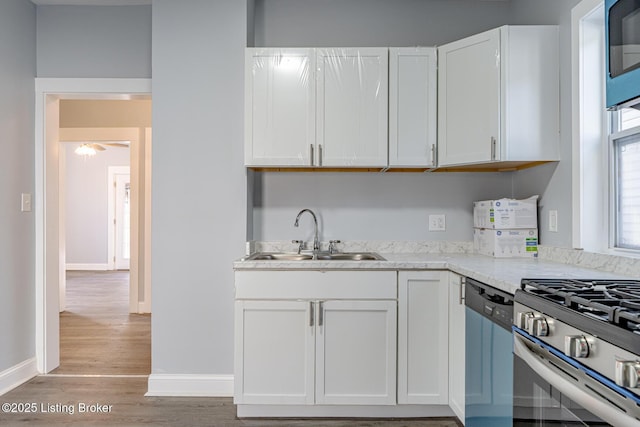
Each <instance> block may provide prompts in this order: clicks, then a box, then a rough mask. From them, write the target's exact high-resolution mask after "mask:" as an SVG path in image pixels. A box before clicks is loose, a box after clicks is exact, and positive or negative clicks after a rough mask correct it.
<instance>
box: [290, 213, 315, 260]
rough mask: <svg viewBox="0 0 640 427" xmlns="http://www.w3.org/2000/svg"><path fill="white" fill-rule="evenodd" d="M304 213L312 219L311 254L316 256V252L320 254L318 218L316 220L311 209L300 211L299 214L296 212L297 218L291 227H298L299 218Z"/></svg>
mask: <svg viewBox="0 0 640 427" xmlns="http://www.w3.org/2000/svg"><path fill="white" fill-rule="evenodd" d="M305 212H309V213H310V214H311V216H312V217H313V227H314V228H313V233H314V234H313V254H314V255H315V256H317V255H318V252H320V242H319V241H318V218H316V214H315V213H313V211H312V210H311V209H302V210H301V211H300V212H298V216H297V217H296V222H294V223H293V226H294V227H298V225H299V224H298V222H299V221H300V216H301V215H302V214H303V213H305Z"/></svg>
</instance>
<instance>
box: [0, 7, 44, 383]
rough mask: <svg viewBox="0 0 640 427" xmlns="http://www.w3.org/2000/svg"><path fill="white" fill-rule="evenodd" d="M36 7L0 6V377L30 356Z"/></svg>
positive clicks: (32, 350)
mask: <svg viewBox="0 0 640 427" xmlns="http://www.w3.org/2000/svg"><path fill="white" fill-rule="evenodd" d="M35 31H36V13H35V6H34V5H33V4H31V3H30V2H28V1H24V0H5V1H2V2H0V58H2V65H1V66H0V93H2V96H1V97H0V135H2V137H0V325H2V327H1V328H0V372H2V371H4V370H5V369H7V368H9V367H12V366H14V365H16V364H18V363H20V362H23V361H25V360H27V359H29V358H32V357H34V356H35V346H34V344H35V312H34V307H35V303H34V301H35V273H34V269H35V231H34V230H35V229H34V217H33V212H20V193H31V194H33V192H34V188H35V183H34V157H35V153H34V142H33V141H34V130H33V129H34V119H35V117H34V110H35V105H34V80H33V79H34V77H35V73H36V37H35V34H36V33H35Z"/></svg>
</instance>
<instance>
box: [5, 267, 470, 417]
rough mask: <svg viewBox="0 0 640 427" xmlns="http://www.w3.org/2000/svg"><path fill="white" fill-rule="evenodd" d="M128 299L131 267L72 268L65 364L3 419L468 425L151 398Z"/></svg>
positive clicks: (64, 322)
mask: <svg viewBox="0 0 640 427" xmlns="http://www.w3.org/2000/svg"><path fill="white" fill-rule="evenodd" d="M127 299H128V274H127V273H122V272H115V273H113V272H111V273H105V272H99V273H87V272H71V273H68V277H67V312H65V313H62V314H61V316H60V320H61V337H60V342H61V344H60V347H61V348H60V350H61V364H60V367H59V368H58V369H56V370H55V371H54V372H53V375H41V376H38V377H36V378H34V379H32V380H31V381H29V382H27V383H25V384H23V385H22V386H20V387H18V388H16V389H15V390H12V391H11V392H9V393H7V394H5V395H3V396H0V404H2V408H3V409H2V410H0V426H3V427H4V426H193V427H198V426H212V427H218V426H220V427H235V426H239V427H240V426H245V427H271V426H273V427H276V426H278V427H280V426H282V427H307V426H309V427H312V426H313V427H316V426H318V427H347V426H349V427H351V426H353V427H454V426H461V424H460V423H458V422H457V420H455V419H428V420H425V419H417V420H406V419H398V420H375V419H359V420H353V419H334V420H315V419H314V420H239V419H237V418H236V408H235V405H233V401H232V399H231V398H194V397H189V398H180V397H145V396H144V394H145V392H146V391H147V374H148V373H149V372H150V316H140V315H129V313H128V303H127ZM7 404H8V405H9V409H10V410H12V409H15V410H16V412H7V411H6V410H5V409H6V405H7ZM29 410H30V412H27V411H29Z"/></svg>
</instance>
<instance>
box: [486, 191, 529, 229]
mask: <svg viewBox="0 0 640 427" xmlns="http://www.w3.org/2000/svg"><path fill="white" fill-rule="evenodd" d="M537 205H538V196H532V197H529V198H528V199H523V200H516V199H506V198H505V199H498V200H483V201H479V202H473V226H474V227H475V228H489V229H494V230H507V229H514V228H538V206H537Z"/></svg>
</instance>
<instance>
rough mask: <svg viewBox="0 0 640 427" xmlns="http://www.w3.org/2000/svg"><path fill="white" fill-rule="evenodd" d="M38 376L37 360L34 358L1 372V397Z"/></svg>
mask: <svg viewBox="0 0 640 427" xmlns="http://www.w3.org/2000/svg"><path fill="white" fill-rule="evenodd" d="M36 375H38V366H37V363H36V358H35V357H32V358H31V359H27V360H25V361H24V362H21V363H18V364H17V365H15V366H12V367H10V368H9V369H6V370H4V371H2V372H0V396H2V395H3V394H5V393H7V392H8V391H11V390H13V389H14V388H16V387H18V386H19V385H21V384H24V383H26V382H27V381H29V380H30V379H31V378H33V377H35V376H36Z"/></svg>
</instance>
